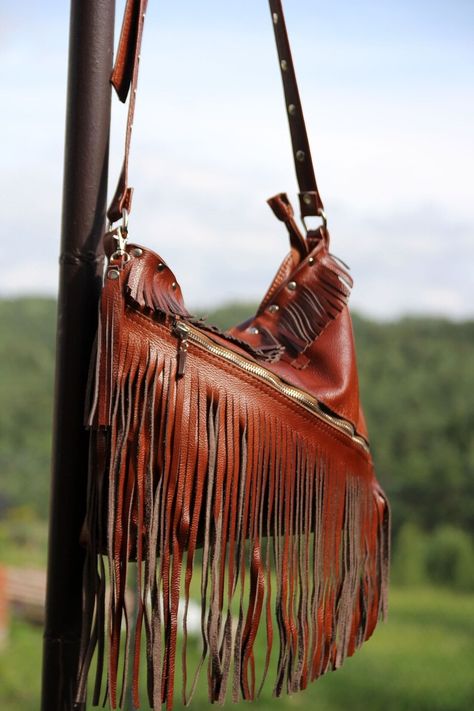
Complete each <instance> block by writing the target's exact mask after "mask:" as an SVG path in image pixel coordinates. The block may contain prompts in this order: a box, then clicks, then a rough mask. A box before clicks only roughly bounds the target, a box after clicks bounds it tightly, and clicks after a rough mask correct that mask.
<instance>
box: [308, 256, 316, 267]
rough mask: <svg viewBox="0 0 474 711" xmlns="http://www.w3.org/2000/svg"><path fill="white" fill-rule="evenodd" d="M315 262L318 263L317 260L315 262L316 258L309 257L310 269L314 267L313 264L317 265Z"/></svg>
mask: <svg viewBox="0 0 474 711" xmlns="http://www.w3.org/2000/svg"><path fill="white" fill-rule="evenodd" d="M315 261H316V260H315V258H314V257H308V264H309V266H310V267H312V266H313V264H314V263H315Z"/></svg>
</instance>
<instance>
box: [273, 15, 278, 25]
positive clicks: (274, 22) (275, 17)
mask: <svg viewBox="0 0 474 711" xmlns="http://www.w3.org/2000/svg"><path fill="white" fill-rule="evenodd" d="M278 20H279V17H278V13H277V12H274V13H273V24H274V25H278Z"/></svg>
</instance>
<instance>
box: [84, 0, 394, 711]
mask: <svg viewBox="0 0 474 711" xmlns="http://www.w3.org/2000/svg"><path fill="white" fill-rule="evenodd" d="M269 4H270V11H271V18H272V24H273V27H274V31H275V38H276V42H277V49H278V55H279V61H280V68H281V71H282V78H283V87H284V93H285V101H286V104H287V107H291V108H288V115H289V119H290V133H291V138H292V145H293V151H294V156H295V166H296V173H297V178H298V181H299V186H300V210H301V216H302V218H303V224H304V218H305V217H307V216H309V215H313V216H315V215H319V216H320V217H321V218H322V225H321V226H320V227H319V228H318V229H314V230H306V229H305V230H304V231H302V230H301V229H300V227H299V226H298V223H297V221H296V219H295V215H294V210H293V207H292V205H291V203H290V201H289V199H288V197H287V195H286V194H285V193H279V194H278V195H275V196H274V197H273V198H271V199H270V200H269V201H268V203H269V206H270V208H271V209H272V211H273V212H274V214H275V216H276V218H277V220H278V221H279V222H282V223H283V225H284V227H285V228H286V230H287V233H288V238H289V252H288V254H287V256H286V257H285V259H284V260H283V262H282V264H281V266H280V268H279V269H278V270H277V273H276V275H275V278H274V279H273V281H272V283H271V284H270V286H269V288H268V290H267V292H266V294H265V295H264V297H263V299H262V302H261V304H260V306H259V308H258V309H257V312H256V313H255V314H254V315H253V316H252V317H251V318H249V319H248V320H247V321H246V322H245V323H243V324H239V325H236V326H235V327H233V328H231V329H229V331H220V330H219V329H217V328H216V327H215V326H213V325H212V324H209V323H207V322H205V321H203V320H201V319H198V318H196V317H194V316H193V315H192V314H191V313H190V312H189V311H188V309H187V308H186V306H185V302H184V298H183V294H182V291H181V288H180V285H179V282H178V279H177V277H176V276H175V274H174V273H173V271H172V269H171V268H170V266H169V265H168V264H167V263H166V261H165V260H164V259H163V258H162V257H161V256H160V255H158V254H156V253H155V252H153V251H152V250H150V249H148V248H147V247H146V246H144V245H140V244H129V243H128V241H127V238H128V228H127V223H126V219H125V220H124V223H123V224H122V226H121V227H118V228H113V225H111V227H110V229H109V231H108V232H107V233H106V235H105V236H104V248H105V252H106V254H107V255H108V264H107V269H106V272H105V275H104V284H103V289H102V295H101V301H100V306H99V319H98V329H97V336H96V340H95V344H94V349H93V352H92V354H91V359H90V371H89V382H88V392H87V397H86V410H85V426H86V427H87V428H88V429H89V430H90V457H89V470H88V503H87V514H86V519H85V521H84V526H83V533H82V541H83V543H84V545H85V546H86V547H87V558H86V566H85V570H84V583H83V586H84V596H83V598H84V610H83V633H82V645H81V656H80V665H79V669H78V678H77V688H76V695H75V702H76V703H77V704H79V705H80V704H84V703H85V699H86V689H87V679H88V675H89V670H90V667H91V664H92V660H93V657H94V654H95V653H96V673H95V683H94V691H93V697H92V703H93V704H94V705H98V704H99V703H105V702H107V701H108V702H109V704H110V706H111V708H113V709H115V708H117V707H120V708H124V707H126V706H127V704H128V694H129V686H131V689H130V692H131V695H132V701H133V706H134V708H140V704H141V701H142V700H141V699H140V693H139V679H140V670H141V667H142V665H143V664H145V665H146V677H147V701H148V704H149V706H150V707H151V708H154V709H158V708H160V707H161V705H162V704H163V703H165V704H166V708H167V711H171V709H172V708H173V704H174V700H175V675H176V670H177V669H178V668H180V669H181V672H182V685H183V691H182V701H183V703H184V704H188V703H189V702H190V701H191V698H192V697H193V694H194V692H195V688H196V684H197V680H198V678H199V676H200V672H201V669H202V667H203V666H204V663H205V661H206V659H207V660H208V663H207V681H208V696H209V701H210V702H217V703H223V702H224V701H225V699H226V698H227V693H228V691H229V690H230V693H231V698H232V700H233V701H234V702H239V701H241V700H253V699H256V698H257V697H258V696H259V694H260V692H261V690H262V687H263V684H264V682H265V680H267V678H269V677H270V676H271V675H273V680H272V691H273V694H274V695H275V696H280V695H281V694H282V693H293V692H295V691H299V690H302V689H304V688H306V687H307V685H308V684H309V683H310V682H311V681H313V680H315V679H317V678H318V677H320V676H321V675H322V674H324V673H326V672H328V671H330V670H333V669H337V668H339V667H340V666H341V664H342V663H343V661H344V660H345V658H346V657H348V656H351V655H352V654H353V653H354V652H355V650H356V649H357V648H359V647H360V646H361V644H362V643H363V642H364V641H365V640H367V639H368V638H369V637H370V636H371V635H372V633H373V631H374V628H375V626H376V624H377V621H378V620H379V619H381V618H383V617H384V616H385V614H386V609H387V585H388V573H389V556H390V509H389V504H388V501H387V498H386V496H385V494H384V492H383V490H382V489H381V487H380V485H379V483H378V481H377V478H376V475H375V471H374V465H373V460H372V457H371V453H370V447H369V443H368V434H367V428H366V424H365V419H364V415H363V412H362V408H361V403H360V399H359V384H358V377H357V363H356V354H355V347H354V338H353V333H352V323H351V317H350V313H349V308H348V301H349V297H350V292H351V289H352V286H353V283H352V278H351V276H350V274H349V270H348V267H347V266H346V265H345V264H344V263H343V262H341V261H340V260H339V259H338V258H336V257H335V256H334V255H333V254H332V253H331V252H330V250H329V247H330V236H329V231H328V228H327V221H326V216H325V215H324V211H323V205H322V201H321V198H320V195H319V191H318V188H317V186H316V181H315V178H314V170H313V167H312V162H311V156H310V151H309V145H308V142H307V135H306V129H305V125H304V119H303V114H302V110H301V101H300V97H299V93H298V89H297V85H296V77H295V73H294V66H293V61H292V58H291V52H290V48H289V43H288V36H287V33H286V27H285V22H284V17H283V11H282V7H281V2H279V1H277V0H270V3H269ZM146 5H147V3H146V2H143V1H142V2H139V1H138V0H127V3H126V7H125V16H124V22H123V26H122V34H121V37H120V40H119V47H118V52H117V59H116V63H115V67H114V71H113V74H112V82H113V84H114V86H115V88H116V90H117V93H118V95H119V98H120V99H121V100H123V101H125V100H126V98H127V96H129V97H130V99H129V100H130V104H129V115H128V122H127V129H126V144H125V158H124V164H123V168H122V171H121V175H120V179H119V183H118V186H117V189H116V192H115V194H114V198H113V200H112V203H111V206H110V208H109V218H110V220H111V221H112V222H114V221H116V220H118V219H119V218H121V217H122V216H123V217H125V218H126V217H127V213H128V211H129V210H130V207H131V195H132V190H131V188H130V186H129V185H128V156H129V150H130V138H131V129H132V124H133V113H134V103H135V91H136V86H137V79H138V63H139V56H140V44H141V37H142V33H143V22H144V14H145V10H146ZM124 211H125V212H124ZM196 578H197V579H198V582H199V589H200V596H201V657H200V660H199V663H198V665H197V667H196V668H195V670H194V673H193V675H192V677H190V675H189V674H188V660H187V636H188V630H187V616H188V610H189V604H190V599H191V589H192V583H193V580H196ZM129 587H132V588H133V589H134V592H135V597H134V600H135V602H134V603H133V602H132V600H131V598H130V595H129V594H128V592H127V590H128V588H129ZM195 589H197V588H195ZM132 621H133V623H132ZM180 633H181V634H182V636H183V642H182V653H181V659H177V658H176V654H177V648H178V647H177V640H178V635H179V634H180ZM262 643H263V644H264V646H265V649H266V653H265V660H264V661H263V663H259V664H257V658H256V653H255V650H256V646H257V645H260V644H262ZM275 647H276V648H277V654H276V661H275V663H273V665H272V659H273V657H272V655H274V654H275ZM142 657H144V658H143V659H142ZM104 676H106V682H105V683H104ZM127 707H128V706H127Z"/></svg>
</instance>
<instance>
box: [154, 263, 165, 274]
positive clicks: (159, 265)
mask: <svg viewBox="0 0 474 711" xmlns="http://www.w3.org/2000/svg"><path fill="white" fill-rule="evenodd" d="M164 268H165V265H164V264H163V262H160V263H159V264H158V266H157V267H156V271H157V272H162V271H163V269H164Z"/></svg>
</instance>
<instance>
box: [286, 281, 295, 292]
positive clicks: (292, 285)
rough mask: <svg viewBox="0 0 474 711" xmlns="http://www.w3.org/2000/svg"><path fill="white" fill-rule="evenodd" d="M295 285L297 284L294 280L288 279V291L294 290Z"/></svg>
mask: <svg viewBox="0 0 474 711" xmlns="http://www.w3.org/2000/svg"><path fill="white" fill-rule="evenodd" d="M296 286H297V285H296V281H290V282H288V289H289V290H290V291H295V289H296Z"/></svg>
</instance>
